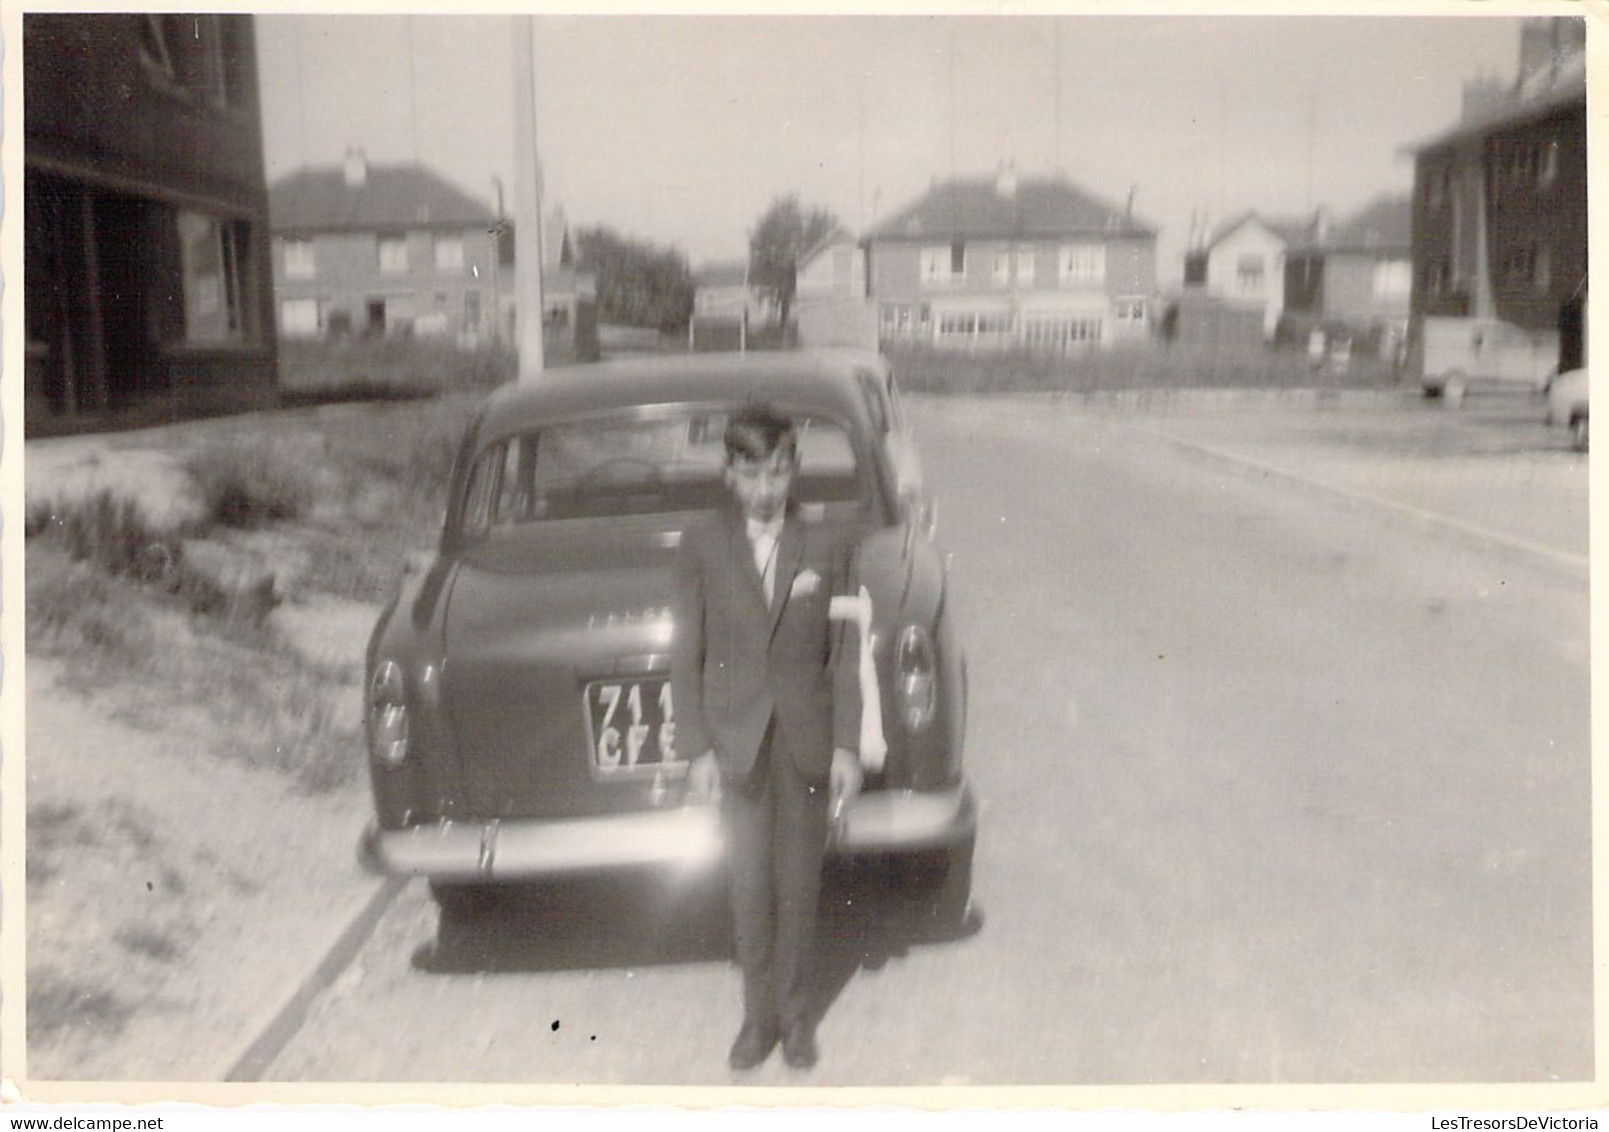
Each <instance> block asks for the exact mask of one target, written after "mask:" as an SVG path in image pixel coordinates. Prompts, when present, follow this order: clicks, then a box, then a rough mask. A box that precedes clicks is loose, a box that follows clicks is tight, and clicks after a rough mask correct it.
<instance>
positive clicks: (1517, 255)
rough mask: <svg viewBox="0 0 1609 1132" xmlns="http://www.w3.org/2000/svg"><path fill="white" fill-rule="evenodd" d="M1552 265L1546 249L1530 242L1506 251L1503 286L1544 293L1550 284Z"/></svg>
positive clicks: (1503, 261)
mask: <svg viewBox="0 0 1609 1132" xmlns="http://www.w3.org/2000/svg"><path fill="white" fill-rule="evenodd" d="M1552 271H1553V264H1552V262H1551V257H1550V256H1549V255H1548V249H1547V248H1544V247H1542V246H1540V245H1539V244H1537V242H1536V241H1534V240H1532V241H1530V242H1529V243H1525V244H1519V245H1516V246H1514V247H1511V248H1509V249H1508V251H1507V252H1505V253H1504V254H1503V260H1502V280H1503V285H1504V286H1505V287H1508V288H1512V289H1520V288H1527V287H1530V288H1535V289H1536V290H1538V291H1546V290H1547V288H1548V284H1549V283H1550V282H1552Z"/></svg>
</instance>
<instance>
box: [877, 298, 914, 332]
mask: <svg viewBox="0 0 1609 1132" xmlns="http://www.w3.org/2000/svg"><path fill="white" fill-rule="evenodd" d="M881 314H882V319H881V323H882V336H883V337H884V338H909V337H910V336H911V334H912V333H913V332H914V330H915V326H914V324H913V322H912V314H913V312H912V310H911V308H910V307H909V306H907V305H906V304H904V303H884V304H883V309H882V312H881Z"/></svg>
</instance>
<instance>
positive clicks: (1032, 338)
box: [1023, 315, 1101, 351]
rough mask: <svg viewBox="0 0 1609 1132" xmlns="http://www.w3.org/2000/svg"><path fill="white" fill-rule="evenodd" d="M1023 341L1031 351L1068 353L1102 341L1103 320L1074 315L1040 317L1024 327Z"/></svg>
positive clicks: (1031, 320) (1030, 320)
mask: <svg viewBox="0 0 1609 1132" xmlns="http://www.w3.org/2000/svg"><path fill="white" fill-rule="evenodd" d="M1023 340H1024V341H1025V342H1026V343H1027V344H1028V347H1029V348H1030V349H1035V350H1055V351H1066V350H1070V349H1073V348H1074V347H1079V348H1082V347H1086V346H1091V345H1094V344H1096V343H1098V342H1099V341H1100V340H1101V320H1100V319H1098V318H1085V317H1079V316H1074V315H1039V316H1036V317H1033V318H1030V319H1028V320H1027V322H1026V323H1025V324H1024V325H1023Z"/></svg>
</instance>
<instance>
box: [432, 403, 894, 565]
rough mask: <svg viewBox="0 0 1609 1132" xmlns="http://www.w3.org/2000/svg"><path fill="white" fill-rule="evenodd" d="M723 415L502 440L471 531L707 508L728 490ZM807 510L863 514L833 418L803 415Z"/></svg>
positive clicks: (628, 418) (600, 420)
mask: <svg viewBox="0 0 1609 1132" xmlns="http://www.w3.org/2000/svg"><path fill="white" fill-rule="evenodd" d="M726 418H727V410H725V409H694V408H684V409H678V410H675V411H671V412H656V413H653V414H650V415H644V414H642V413H641V412H637V411H634V412H632V413H629V414H619V415H615V416H601V417H590V418H587V419H584V420H573V421H561V422H557V423H554V424H550V425H546V426H544V427H542V428H539V429H533V430H531V431H528V432H523V433H519V434H517V435H514V436H510V437H507V438H505V439H503V440H500V441H498V442H496V443H494V444H492V445H490V446H488V447H487V448H485V449H484V450H482V452H481V453H480V454H479V455H478V456H477V457H476V459H475V463H474V464H473V466H472V467H471V470H470V475H469V481H468V486H467V489H466V497H465V500H464V509H463V520H462V527H463V531H464V533H466V534H476V533H486V532H490V531H495V530H499V529H503V528H508V527H513V526H518V525H521V524H528V523H540V522H546V521H552V520H559V519H592V518H605V517H608V516H615V515H643V514H655V513H663V512H672V511H688V510H703V509H707V508H713V507H717V506H719V505H721V504H722V503H723V502H724V501H725V500H726V499H727V489H726V487H725V485H724V483H723V482H722V479H721V471H722V468H723V466H724V464H725V458H726V453H725V448H724V446H723V443H722V436H723V434H724V432H725V429H726ZM794 423H795V426H796V427H797V428H798V430H799V475H798V478H797V479H796V481H795V484H794V496H795V498H796V499H798V500H799V501H800V502H801V503H803V504H806V505H820V506H822V507H824V508H825V507H830V508H832V509H834V510H844V511H858V510H859V509H860V507H861V505H862V503H863V500H864V493H863V492H862V490H861V486H860V476H859V474H858V468H857V464H856V459H855V449H854V445H853V444H852V443H851V442H850V439H849V435H848V434H847V433H846V432H845V431H844V429H843V427H842V426H841V425H839V424H838V423H837V422H835V421H832V420H828V419H825V418H820V417H810V416H805V415H797V416H795V418H794Z"/></svg>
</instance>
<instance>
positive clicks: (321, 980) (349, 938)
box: [223, 877, 411, 1081]
mask: <svg viewBox="0 0 1609 1132" xmlns="http://www.w3.org/2000/svg"><path fill="white" fill-rule="evenodd" d="M409 879H411V878H409V877H387V878H386V879H385V880H384V881H382V882H381V883H380V884H379V885H378V886H376V888H375V889H374V891H373V892H371V893H370V894H369V898H368V899H367V900H366V901H364V903H363V907H362V908H360V909H358V913H357V915H356V916H354V917H353V918H352V919H351V921H349V922H348V923H347V925H346V927H345V928H343V929H342V930H341V934H340V935H339V936H337V937H336V939H335V942H334V944H332V945H331V947H330V948H329V950H328V951H326V952H325V953H324V956H323V958H322V959H320V960H319V961H318V963H316V964H315V965H314V967H313V969H312V970H311V971H309V972H308V974H307V975H306V976H305V977H304V978H303V979H302V981H301V983H300V985H298V986H297V988H296V989H295V990H294V991H292V992H291V994H290V996H289V997H288V998H287V999H286V1000H285V1001H284V1002H283V1003H281V1004H280V1006H279V1009H277V1010H275V1011H274V1012H273V1014H272V1015H271V1016H270V1017H269V1020H268V1022H267V1023H266V1024H265V1025H264V1026H262V1027H261V1028H260V1029H259V1030H258V1031H257V1036H256V1037H254V1038H252V1039H251V1041H249V1042H248V1043H247V1044H246V1046H245V1048H244V1049H243V1050H242V1051H241V1052H240V1053H238V1054H236V1055H235V1056H234V1057H233V1058H231V1059H230V1060H229V1062H228V1066H229V1068H228V1069H226V1070H225V1071H224V1074H223V1080H224V1081H258V1080H261V1079H262V1074H263V1072H264V1071H265V1070H266V1069H267V1068H268V1067H269V1066H270V1065H272V1064H273V1062H274V1059H275V1058H276V1057H278V1056H279V1054H280V1051H281V1050H283V1049H284V1048H285V1046H286V1045H288V1044H289V1043H290V1040H291V1038H293V1037H295V1036H296V1031H297V1030H299V1029H301V1027H302V1023H303V1022H305V1021H306V1020H307V1010H308V1007H309V1006H311V1005H312V1004H313V1000H314V999H315V998H317V997H318V996H319V995H320V994H322V993H323V992H324V991H325V990H326V989H327V988H328V987H329V985H330V984H331V983H333V982H334V981H335V980H336V978H337V977H338V976H339V975H340V974H341V972H342V971H344V970H345V969H346V968H347V966H348V965H349V964H350V963H351V962H352V960H353V959H355V958H357V953H358V951H359V950H360V949H361V948H362V947H363V945H364V944H365V943H366V942H368V939H369V936H370V935H371V934H373V932H374V929H375V926H376V925H377V924H379V922H380V917H381V916H382V915H384V913H385V911H386V909H387V908H389V907H390V906H391V902H392V901H393V900H395V899H396V897H397V894H398V893H399V892H401V891H402V890H403V888H405V887H406V886H407V884H408V881H409Z"/></svg>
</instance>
